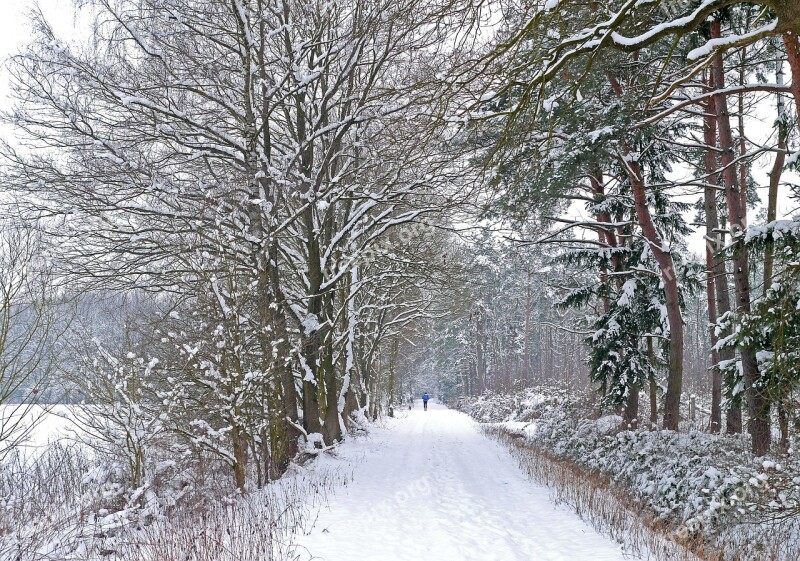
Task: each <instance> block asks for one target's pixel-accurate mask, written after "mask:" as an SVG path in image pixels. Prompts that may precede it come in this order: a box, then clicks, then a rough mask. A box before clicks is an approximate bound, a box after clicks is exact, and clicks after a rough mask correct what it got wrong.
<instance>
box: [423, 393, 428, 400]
mask: <svg viewBox="0 0 800 561" xmlns="http://www.w3.org/2000/svg"><path fill="white" fill-rule="evenodd" d="M429 399H430V398H429V397H428V394H426V393H424V394H422V401H428V400H429Z"/></svg>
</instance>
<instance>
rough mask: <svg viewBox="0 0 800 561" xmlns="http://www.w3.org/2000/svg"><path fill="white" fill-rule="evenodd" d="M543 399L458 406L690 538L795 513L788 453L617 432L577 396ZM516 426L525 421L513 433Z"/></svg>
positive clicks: (609, 419)
mask: <svg viewBox="0 0 800 561" xmlns="http://www.w3.org/2000/svg"><path fill="white" fill-rule="evenodd" d="M545 395H547V391H542V390H541V389H532V390H525V391H523V392H518V393H516V394H514V395H506V396H492V395H487V396H483V397H482V398H476V399H470V400H467V403H462V404H460V405H461V409H462V410H463V411H465V412H467V413H468V414H470V415H472V416H473V417H474V418H476V419H477V420H479V421H482V422H491V423H503V424H504V425H505V427H506V429H507V430H509V431H514V432H518V436H520V437H522V438H525V439H527V441H528V442H529V443H530V444H533V445H535V446H536V447H537V448H540V449H542V450H544V451H546V452H547V453H548V454H550V455H552V456H554V457H557V458H561V459H568V460H570V461H572V462H574V463H576V464H578V465H580V466H582V467H584V468H586V469H588V470H591V471H594V472H597V473H600V474H602V475H604V476H607V477H608V478H609V479H610V480H611V481H613V483H614V484H615V485H617V486H620V487H621V488H622V489H624V490H625V491H626V492H627V493H628V494H629V495H631V496H633V497H634V498H635V499H636V500H637V501H639V502H640V503H641V504H642V506H646V507H648V508H649V509H650V510H651V511H652V513H653V514H654V516H655V517H656V518H657V519H659V520H662V521H665V522H667V523H669V524H672V525H674V526H675V527H676V528H680V529H682V530H684V531H687V532H689V533H692V534H695V533H699V532H709V531H712V530H714V529H715V528H719V527H722V526H730V525H736V524H740V523H743V522H752V521H757V522H765V521H771V520H776V519H778V518H783V517H786V516H790V517H791V516H793V515H800V458H798V457H797V456H796V455H794V454H793V455H789V456H788V457H784V458H781V459H780V460H779V461H778V460H773V459H769V458H753V457H752V456H751V454H750V453H749V452H748V449H747V448H748V446H747V441H746V438H744V437H732V436H725V435H711V434H707V433H703V432H700V431H689V432H686V433H684V432H680V433H679V432H674V431H648V430H644V429H642V430H636V431H631V430H622V418H621V417H618V416H616V415H608V416H602V417H599V418H586V417H587V415H586V413H587V411H588V410H587V408H586V403H584V402H583V399H584V398H578V399H577V400H576V399H575V398H568V397H567V396H566V393H565V392H564V391H558V392H557V393H556V394H555V395H549V396H547V397H545ZM579 401H580V402H579ZM503 414H505V415H504V416H503ZM501 417H502V418H501ZM519 421H529V422H530V423H529V424H528V425H527V426H526V427H525V428H524V430H520V429H521V428H522V427H521V426H520V423H519ZM534 426H535V430H532V429H533V427H534Z"/></svg>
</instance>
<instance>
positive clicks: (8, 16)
mask: <svg viewBox="0 0 800 561" xmlns="http://www.w3.org/2000/svg"><path fill="white" fill-rule="evenodd" d="M73 6H74V4H73V0H0V59H2V61H3V66H2V67H0V107H4V108H5V107H6V105H7V104H8V102H9V101H8V98H7V95H8V73H7V72H6V71H5V60H6V58H7V57H8V56H9V55H12V54H13V53H15V52H17V50H18V49H19V47H20V45H23V44H24V43H25V41H26V39H27V38H29V37H30V34H31V32H30V25H29V24H28V16H27V14H28V13H29V12H30V10H32V9H35V8H37V7H38V9H41V10H42V12H43V13H44V14H45V15H46V16H47V18H48V21H50V23H51V24H52V25H53V26H54V27H55V29H56V31H58V32H59V33H60V34H61V35H62V37H65V38H70V39H76V40H78V41H79V42H80V41H81V40H82V39H85V37H76V33H78V32H77V31H76V25H75V9H74V7H73ZM84 29H85V28H84ZM787 76H788V75H787ZM788 79H790V77H788ZM759 113H760V115H759V118H758V119H756V122H755V123H748V134H754V133H755V138H754V140H755V141H756V142H761V141H764V140H765V139H766V138H768V137H769V135H770V134H771V131H772V123H773V121H774V118H775V117H774V116H775V98H774V96H770V97H769V98H768V99H767V100H765V102H764V105H763V107H762V108H761V110H760V111H759ZM759 121H760V122H759ZM751 125H755V126H751ZM10 134H11V131H10V130H8V129H6V128H0V135H2V136H3V137H6V138H8V136H9V135H10ZM772 158H773V156H771V155H770V156H766V157H762V158H761V160H760V161H759V162H758V164H757V165H756V168H755V169H754V171H753V174H754V176H755V178H756V181H757V182H758V184H759V185H760V186H761V188H760V189H759V195H760V196H761V198H762V199H764V200H766V186H767V185H768V178H767V172H768V171H769V168H770V166H771V165H772ZM784 179H785V180H787V179H788V180H791V181H792V182H794V183H800V178H799V177H798V175H797V174H785V175H784ZM784 191H785V188H784ZM697 198H699V197H698V196H693V197H690V198H688V199H687V200H692V201H694V200H696V199H697ZM581 210H582V208H581V209H579V208H575V209H574V211H572V212H570V214H573V213H574V215H575V216H576V217H581V218H589V217H585V216H580V215H581ZM792 210H794V209H793V208H792V207H791V206H790V205H789V202H788V201H787V200H786V199H785V198H783V200H782V201H781V204H780V205H779V209H778V215H779V217H783V216H786V215H788V213H790V212H791V211H792ZM757 213H758V210H757V209H754V210H751V211H750V215H749V216H750V220H751V223H753V220H754V219H755V216H756V214H757ZM692 217H693V216H687V218H689V219H691V218H692ZM689 247H690V250H691V251H692V252H693V253H696V254H698V255H701V256H702V255H703V253H704V242H703V234H702V232H700V231H698V232H696V233H695V234H694V235H692V236H690V238H689Z"/></svg>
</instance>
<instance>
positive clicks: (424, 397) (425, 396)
mask: <svg viewBox="0 0 800 561" xmlns="http://www.w3.org/2000/svg"><path fill="white" fill-rule="evenodd" d="M429 399H430V396H429V395H428V392H425V393H424V394H422V407H423V408H424V410H425V411H427V410H428V400H429Z"/></svg>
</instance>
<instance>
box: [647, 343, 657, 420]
mask: <svg viewBox="0 0 800 561" xmlns="http://www.w3.org/2000/svg"><path fill="white" fill-rule="evenodd" d="M647 359H648V361H649V362H650V365H651V368H650V375H649V377H648V382H649V384H650V426H651V427H655V426H656V425H657V424H658V384H657V383H656V374H655V366H654V365H655V360H656V355H655V353H654V352H653V338H652V337H648V338H647Z"/></svg>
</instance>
